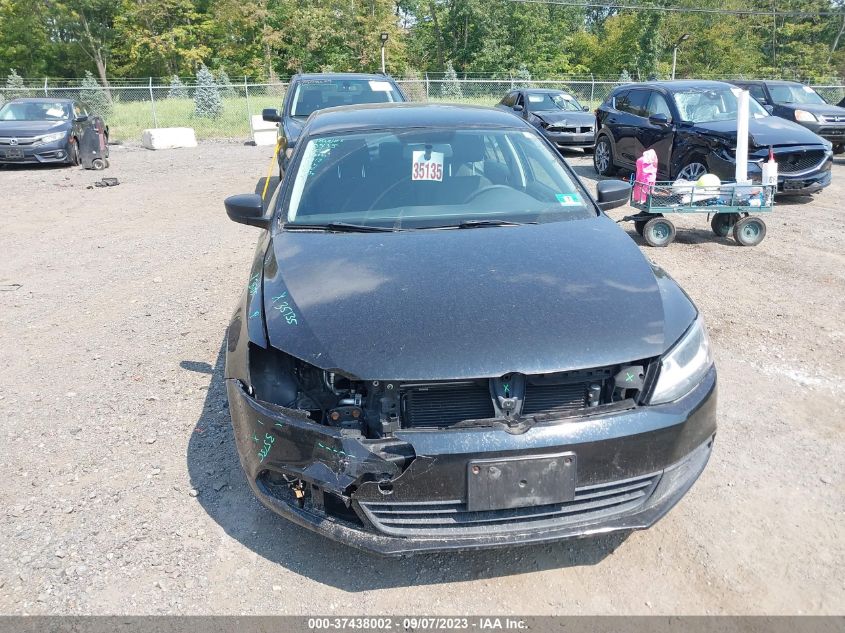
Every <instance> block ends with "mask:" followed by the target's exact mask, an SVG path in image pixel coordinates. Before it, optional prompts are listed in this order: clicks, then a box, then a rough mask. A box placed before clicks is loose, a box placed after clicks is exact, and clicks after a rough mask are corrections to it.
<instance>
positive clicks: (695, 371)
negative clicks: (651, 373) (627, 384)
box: [650, 315, 713, 404]
mask: <svg viewBox="0 0 845 633" xmlns="http://www.w3.org/2000/svg"><path fill="white" fill-rule="evenodd" d="M712 365H713V353H712V350H711V349H710V340H709V339H708V338H707V332H706V331H705V329H704V322H703V321H702V319H701V316H700V315H699V316H698V317H696V319H695V321H694V322H693V324H692V326H690V328H689V329H688V330H687V331H686V334H684V335H683V336H682V337H681V339H680V340H679V341H678V342H677V343H676V344H675V346H674V347H673V348H672V349H671V350H670V351H669V352H668V353H666V354H665V355H664V356H663V358H662V359H661V361H660V373H659V374H658V376H657V384H656V385H655V387H654V392H653V393H652V395H651V402H650V404H663V403H665V402H672V401H673V400H677V399H678V398H682V397H683V396H685V395H687V394H688V393H689V392H690V391H692V390H693V389H694V388H695V386H696V385H698V383H700V382H701V380H702V379H703V378H704V376H705V375H706V374H707V371H708V370H709V369H710V367H711V366H712Z"/></svg>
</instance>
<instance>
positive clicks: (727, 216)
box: [710, 213, 739, 237]
mask: <svg viewBox="0 0 845 633" xmlns="http://www.w3.org/2000/svg"><path fill="white" fill-rule="evenodd" d="M737 222H739V213H714V214H713V217H712V218H710V228H711V229H713V233H715V234H716V235H718V236H719V237H727V236H728V235H730V234H731V230H732V229H733V227H734V224H736V223H737Z"/></svg>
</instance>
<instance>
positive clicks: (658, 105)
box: [645, 91, 672, 121]
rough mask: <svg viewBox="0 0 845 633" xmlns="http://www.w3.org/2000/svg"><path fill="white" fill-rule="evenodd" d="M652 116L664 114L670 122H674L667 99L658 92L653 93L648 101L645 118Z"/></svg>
mask: <svg viewBox="0 0 845 633" xmlns="http://www.w3.org/2000/svg"><path fill="white" fill-rule="evenodd" d="M652 114H662V115H664V116H665V117H666V118H667V119H668V120H669V121H671V120H672V111H671V110H670V109H669V104H668V103H667V102H666V99H665V97H664V96H663V95H662V94H660V93H659V92H656V91H652V93H651V96H650V97H649V99H648V105H647V106H646V114H645V116H651V115H652Z"/></svg>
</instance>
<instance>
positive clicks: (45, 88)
mask: <svg viewBox="0 0 845 633" xmlns="http://www.w3.org/2000/svg"><path fill="white" fill-rule="evenodd" d="M44 96H45V97H48V96H49V95H48V94H47V78H46V77H44Z"/></svg>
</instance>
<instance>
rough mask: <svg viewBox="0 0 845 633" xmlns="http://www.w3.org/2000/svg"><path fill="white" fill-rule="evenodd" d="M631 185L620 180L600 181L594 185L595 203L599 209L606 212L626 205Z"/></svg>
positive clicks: (629, 197)
mask: <svg viewBox="0 0 845 633" xmlns="http://www.w3.org/2000/svg"><path fill="white" fill-rule="evenodd" d="M630 199H631V185H629V184H628V183H627V182H623V181H622V180H602V181H601V182H599V184H597V185H596V202H597V203H598V205H599V209H601V210H602V211H607V210H609V209H615V208H616V207H621V206H623V205H625V204H628V200H630Z"/></svg>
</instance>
